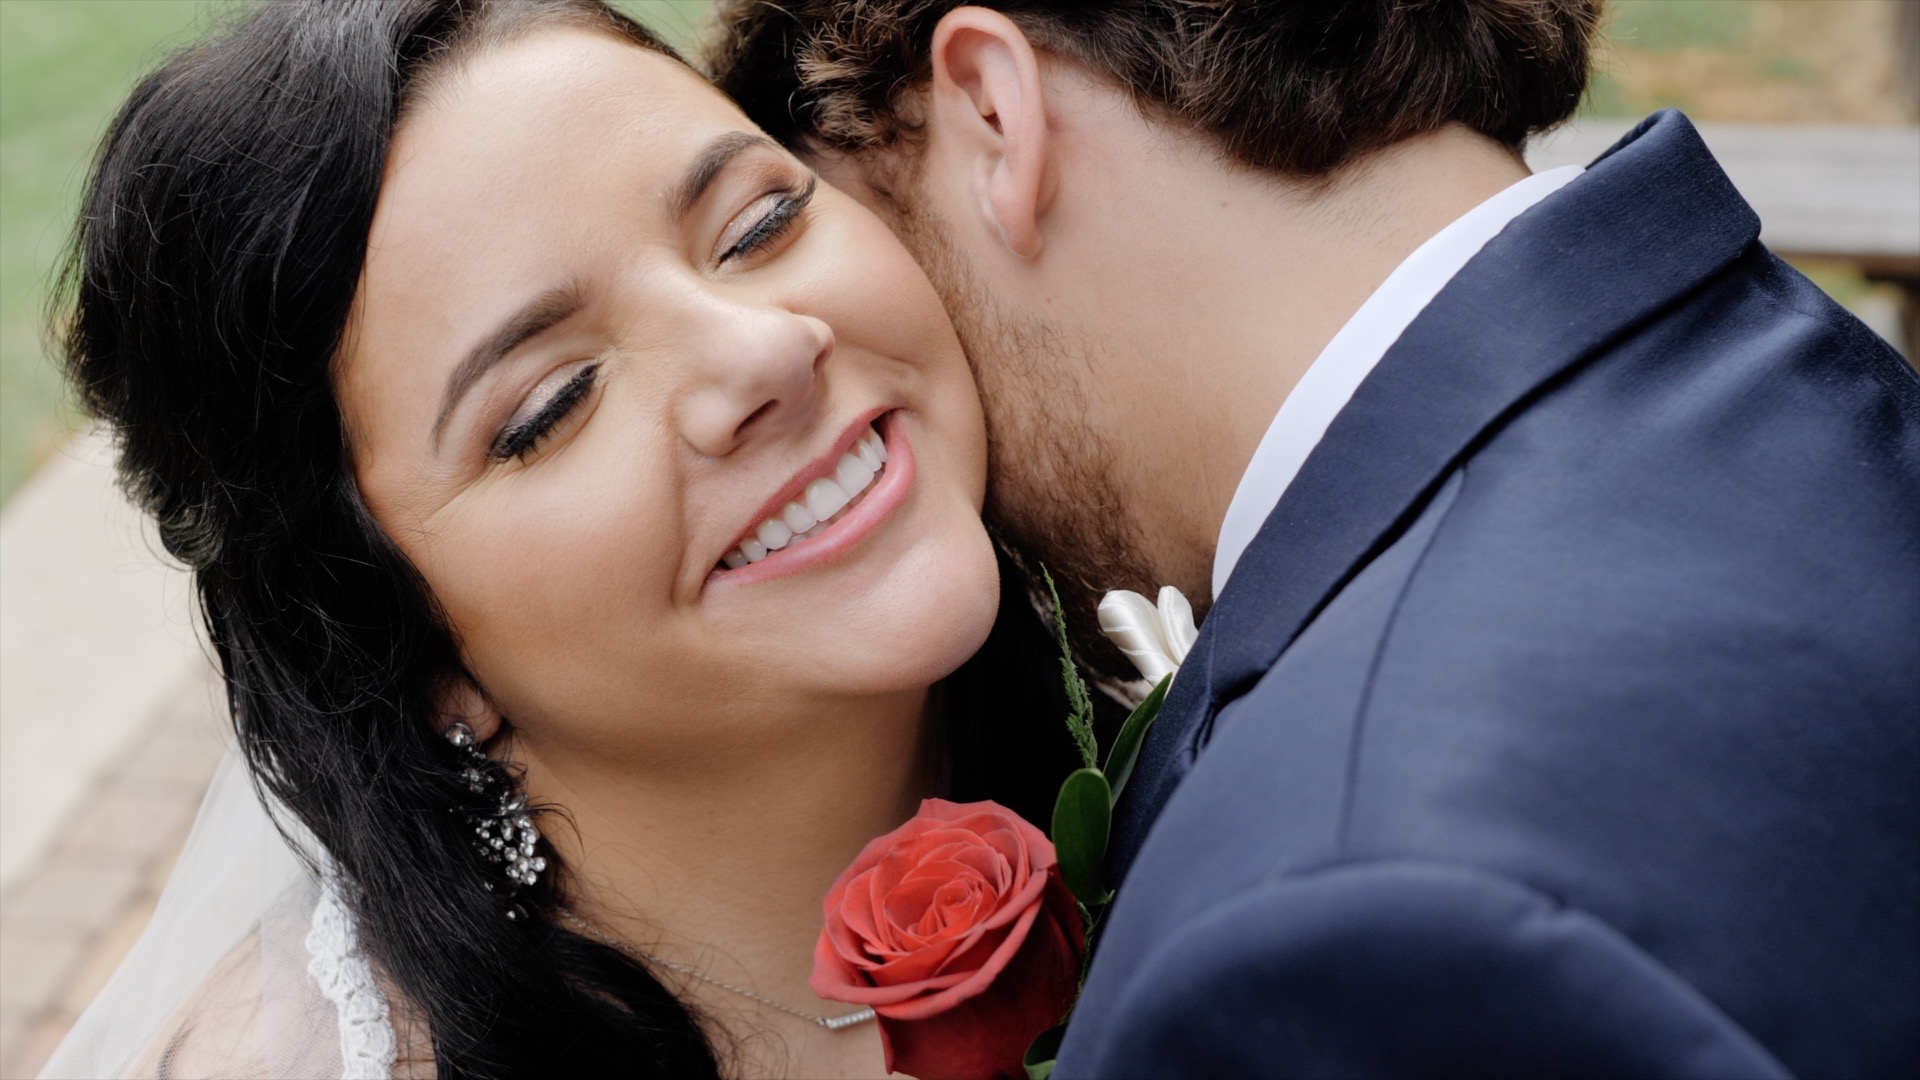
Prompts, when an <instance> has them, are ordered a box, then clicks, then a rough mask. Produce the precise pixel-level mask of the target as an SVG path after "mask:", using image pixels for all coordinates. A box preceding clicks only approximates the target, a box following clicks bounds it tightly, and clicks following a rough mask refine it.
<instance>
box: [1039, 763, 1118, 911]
mask: <svg viewBox="0 0 1920 1080" xmlns="http://www.w3.org/2000/svg"><path fill="white" fill-rule="evenodd" d="M1112 823H1113V801H1112V792H1111V791H1110V790H1109V788H1108V787H1107V778H1106V777H1105V776H1103V775H1101V773H1100V770H1099V769H1076V770H1074V771H1073V772H1072V773H1070V774H1069V775H1068V776H1067V779H1066V782H1065V783H1063V784H1061V785H1060V797H1059V798H1058V799H1056V800H1055V801H1054V804H1053V850H1054V854H1055V855H1056V856H1058V857H1059V859H1060V876H1061V877H1063V878H1065V879H1066V882H1067V888H1068V889H1069V890H1071V891H1072V892H1073V895H1074V897H1075V898H1076V899H1078V900H1079V901H1080V902H1081V903H1083V904H1086V905H1087V906H1088V907H1092V906H1094V905H1096V904H1104V903H1106V902H1107V901H1108V900H1110V899H1112V895H1111V894H1110V893H1108V892H1107V891H1106V890H1105V889H1104V888H1102V887H1101V885H1100V878H1101V868H1102V866H1103V865H1104V864H1105V862H1106V860H1107V830H1108V829H1109V828H1110V827H1111V826H1112Z"/></svg>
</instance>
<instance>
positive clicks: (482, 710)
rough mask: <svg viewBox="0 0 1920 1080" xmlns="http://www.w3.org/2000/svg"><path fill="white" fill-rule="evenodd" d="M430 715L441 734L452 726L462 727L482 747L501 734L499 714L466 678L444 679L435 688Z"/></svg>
mask: <svg viewBox="0 0 1920 1080" xmlns="http://www.w3.org/2000/svg"><path fill="white" fill-rule="evenodd" d="M433 714H434V722H435V724H436V725H437V727H438V729H439V731H440V732H441V733H442V734H445V733H446V731H447V729H448V728H451V727H452V726H453V725H454V724H465V725H467V727H468V728H469V729H471V730H472V732H473V737H474V740H475V741H476V742H479V743H483V744H484V743H486V742H487V741H488V740H490V739H492V738H493V737H494V736H495V735H498V734H499V733H500V728H501V725H502V722H503V720H504V717H502V716H501V715H500V710H499V709H497V708H495V707H494V705H493V702H491V701H489V700H487V695H485V694H484V693H481V691H480V688H479V687H478V686H476V685H474V682H473V680H472V679H471V678H469V677H468V676H466V675H465V674H454V675H447V676H445V677H443V678H441V679H440V680H439V682H438V683H437V684H436V685H435V686H434V689H433Z"/></svg>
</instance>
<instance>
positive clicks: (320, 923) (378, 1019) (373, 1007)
mask: <svg viewBox="0 0 1920 1080" xmlns="http://www.w3.org/2000/svg"><path fill="white" fill-rule="evenodd" d="M307 955H308V956H310V957H311V958H312V959H310V960H309V961H308V962H307V974H308V975H309V976H310V977H311V978H312V979H313V982H314V985H316V986H318V987H319V988H320V993H321V994H323V995H325V997H326V999H327V1000H328V1001H331V1002H333V1007H334V1009H335V1010H336V1011H337V1012H338V1013H339V1014H340V1070H341V1071H340V1075H341V1077H342V1080H389V1078H390V1077H391V1076H392V1075H393V1061H394V1057H395V1054H396V1052H397V1046H396V1043H395V1040H394V1036H393V1024H392V1023H391V1022H390V1021H389V1019H388V1015H387V996H386V995H385V994H383V993H381V992H380V985H379V984H378V983H376V982H375V981H374V978H373V967H372V966H371V965H369V964H368V963H367V958H366V957H365V956H362V955H361V954H360V939H359V936H358V935H357V934H355V933H354V929H353V920H352V918H351V917H349V916H348V914H347V910H346V908H345V907H343V906H342V905H341V903H340V897H339V894H338V893H336V892H335V891H334V888H333V885H332V884H331V883H323V884H322V885H321V887H320V900H319V902H318V903H316V904H315V905H314V907H313V928H312V929H310V930H308V931H307Z"/></svg>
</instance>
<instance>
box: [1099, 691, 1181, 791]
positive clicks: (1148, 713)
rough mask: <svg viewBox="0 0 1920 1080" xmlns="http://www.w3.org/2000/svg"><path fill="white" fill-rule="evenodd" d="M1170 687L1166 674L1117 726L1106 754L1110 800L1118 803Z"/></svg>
mask: <svg viewBox="0 0 1920 1080" xmlns="http://www.w3.org/2000/svg"><path fill="white" fill-rule="evenodd" d="M1171 685H1173V676H1172V675H1167V676H1164V677H1163V678H1161V680H1160V681H1159V682H1158V683H1156V684H1155V685H1154V688H1153V689H1152V690H1151V691H1149V692H1148V694H1147V697H1146V700H1144V701H1142V702H1141V703H1140V705H1139V707H1138V708H1136V709H1134V710H1133V714H1132V715H1131V716H1128V717H1127V722H1126V723H1124V724H1122V725H1120V734H1118V735H1116V736H1114V738H1113V748H1112V749H1111V750H1108V751H1107V767H1106V769H1105V770H1103V771H1104V772H1105V773H1106V774H1107V782H1108V783H1109V784H1112V785H1113V801H1114V802H1115V803H1116V804H1117V803H1119V801H1120V790H1121V789H1122V788H1124V787H1126V786H1127V778H1128V777H1130V776H1132V775H1133V763H1134V761H1135V760H1136V759H1137V758H1139V756H1140V747H1141V745H1142V744H1143V743H1145V742H1146V741H1147V729H1148V728H1150V727H1152V726H1153V722H1154V721H1155V720H1156V719H1158V718H1159V716H1160V706H1161V704H1162V703H1164V702H1165V701H1166V700H1167V687H1169V686H1171Z"/></svg>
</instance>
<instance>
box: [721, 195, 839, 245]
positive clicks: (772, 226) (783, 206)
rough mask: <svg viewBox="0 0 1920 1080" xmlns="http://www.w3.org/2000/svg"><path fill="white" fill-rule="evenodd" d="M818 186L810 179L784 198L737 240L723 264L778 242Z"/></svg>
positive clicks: (810, 199) (811, 197) (809, 200)
mask: <svg viewBox="0 0 1920 1080" xmlns="http://www.w3.org/2000/svg"><path fill="white" fill-rule="evenodd" d="M819 185H820V181H819V179H818V178H817V177H809V178H808V179H807V183H806V186H804V187H802V188H801V189H800V190H799V191H798V192H794V193H790V194H787V195H784V196H782V197H781V198H780V199H779V201H778V202H776V203H774V205H773V209H772V210H769V211H768V212H767V214H766V216H765V217H762V218H761V219H760V220H759V221H756V222H754V223H753V225H752V227H751V228H749V229H748V230H747V231H746V234H745V235H743V236H742V237H740V239H738V240H736V241H734V243H733V246H732V247H729V248H728V249H727V250H726V252H725V253H723V254H722V255H721V256H720V261H721V262H722V263H725V262H728V261H730V260H733V259H737V258H742V257H744V256H747V255H751V254H753V253H754V252H756V251H759V250H760V249H762V248H764V247H766V246H768V245H769V244H771V243H773V242H774V241H775V240H777V239H779V238H780V237H781V236H782V235H784V234H785V233H786V232H787V230H788V229H790V228H791V227H792V226H793V223H794V220H795V219H796V218H798V217H799V216H800V212H801V211H802V210H805V209H806V208H807V204H808V203H809V202H811V201H812V199H813V193H814V191H815V190H816V189H817V188H818V187H819Z"/></svg>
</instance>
